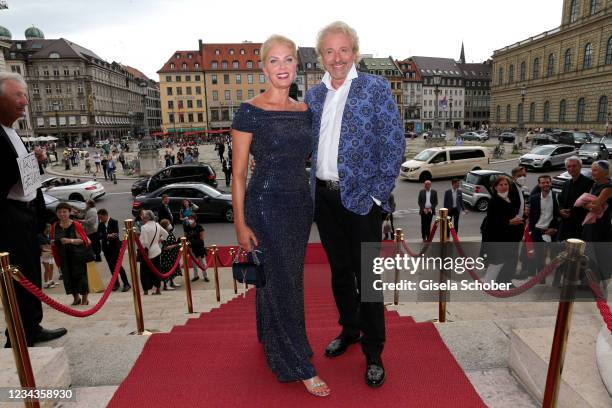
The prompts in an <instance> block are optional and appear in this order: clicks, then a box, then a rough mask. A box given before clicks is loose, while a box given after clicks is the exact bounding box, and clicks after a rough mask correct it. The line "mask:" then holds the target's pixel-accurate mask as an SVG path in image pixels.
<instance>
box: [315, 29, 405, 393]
mask: <svg viewBox="0 0 612 408" xmlns="http://www.w3.org/2000/svg"><path fill="white" fill-rule="evenodd" d="M317 53H318V54H319V58H320V60H321V62H322V63H323V65H324V67H325V70H326V71H327V72H326V73H325V75H324V77H323V80H322V83H321V84H319V85H317V86H315V87H314V88H312V90H310V91H309V92H308V93H307V94H306V103H307V104H308V105H309V107H310V109H311V110H312V112H313V133H314V140H313V155H312V170H311V188H312V195H313V198H314V200H315V221H316V223H317V227H318V229H319V234H320V236H321V242H322V244H323V247H324V248H325V251H326V253H327V256H328V258H329V262H330V265H331V270H332V289H333V292H334V298H335V300H336V306H337V307H338V311H339V314H340V320H339V324H340V325H341V326H342V331H341V333H340V335H339V336H338V337H337V338H335V339H334V340H333V341H332V342H331V343H330V344H329V345H328V346H327V348H326V349H325V354H326V355H327V356H328V357H336V356H339V355H341V354H343V353H344V352H345V351H346V349H347V348H348V347H349V346H350V345H351V344H354V343H357V342H358V341H359V340H360V341H361V345H362V349H363V352H364V354H365V356H366V367H367V368H366V374H365V381H366V383H367V384H368V385H369V386H371V387H379V386H381V385H382V384H383V382H384V380H385V371H384V367H383V363H382V359H381V354H382V350H383V346H384V342H385V321H384V304H383V301H382V294H380V293H378V295H379V296H377V301H375V302H371V301H368V302H366V301H362V300H363V295H364V292H365V291H367V290H368V289H370V290H371V288H372V285H371V281H372V279H373V275H372V272H371V267H370V268H369V269H370V271H369V273H364V274H363V275H362V274H361V261H362V258H361V243H362V242H374V243H380V238H381V228H382V218H381V209H382V210H385V211H387V212H389V211H390V208H389V204H388V199H389V196H390V194H391V191H392V190H393V188H394V187H395V179H396V178H397V176H398V174H399V169H400V165H401V162H402V159H403V157H404V150H405V139H404V133H403V129H402V126H401V121H400V117H399V114H398V110H397V105H396V103H395V100H394V99H393V96H392V94H391V89H390V87H389V83H388V82H387V81H386V80H385V79H383V78H381V77H378V76H374V75H369V74H365V73H361V72H359V73H358V72H357V70H356V68H355V64H356V63H357V61H358V60H359V39H358V37H357V34H356V32H355V30H354V29H353V28H351V27H349V26H348V25H347V24H345V23H343V22H335V23H332V24H330V25H329V26H327V27H325V28H324V29H323V30H321V32H320V33H319V36H318V39H317ZM366 272H367V271H366ZM362 288H363V290H362ZM360 296H361V298H360ZM368 300H371V299H368ZM362 334H363V335H362Z"/></svg>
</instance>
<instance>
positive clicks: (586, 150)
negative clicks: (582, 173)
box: [578, 143, 610, 163]
mask: <svg viewBox="0 0 612 408" xmlns="http://www.w3.org/2000/svg"><path fill="white" fill-rule="evenodd" d="M578 155H579V156H580V160H582V163H593V162H594V161H597V160H608V158H609V156H610V155H609V154H608V149H607V148H606V145H605V144H603V143H585V144H583V145H582V146H580V150H578Z"/></svg>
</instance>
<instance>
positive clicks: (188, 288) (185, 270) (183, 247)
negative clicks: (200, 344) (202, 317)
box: [181, 237, 193, 313]
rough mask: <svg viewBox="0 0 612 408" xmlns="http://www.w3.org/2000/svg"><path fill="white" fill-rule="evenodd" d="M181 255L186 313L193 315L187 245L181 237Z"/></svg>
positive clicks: (185, 240) (185, 239) (184, 238)
mask: <svg viewBox="0 0 612 408" xmlns="http://www.w3.org/2000/svg"><path fill="white" fill-rule="evenodd" d="M181 255H182V257H183V276H184V281H185V294H186V295H187V311H188V313H193V298H192V297H191V279H190V277H189V243H188V242H187V238H186V237H181Z"/></svg>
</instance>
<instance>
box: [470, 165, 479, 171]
mask: <svg viewBox="0 0 612 408" xmlns="http://www.w3.org/2000/svg"><path fill="white" fill-rule="evenodd" d="M475 170H481V168H480V167H478V166H476V167H474V168H473V169H472V171H475Z"/></svg>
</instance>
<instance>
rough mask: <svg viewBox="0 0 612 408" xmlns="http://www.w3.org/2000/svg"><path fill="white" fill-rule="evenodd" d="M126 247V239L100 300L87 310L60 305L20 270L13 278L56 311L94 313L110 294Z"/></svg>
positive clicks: (76, 314) (74, 314)
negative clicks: (16, 276) (17, 275)
mask: <svg viewBox="0 0 612 408" xmlns="http://www.w3.org/2000/svg"><path fill="white" fill-rule="evenodd" d="M126 247H127V240H124V241H123V244H122V245H121V250H120V251H119V258H118V259H117V264H116V265H115V270H114V271H113V276H112V278H111V280H110V282H109V283H108V286H107V287H106V290H105V291H104V294H103V295H102V297H101V298H100V300H99V301H98V303H97V304H96V305H95V306H94V307H92V308H90V309H87V310H76V309H72V308H70V307H68V306H65V305H62V304H61V303H59V302H57V301H56V300H54V299H53V298H50V297H49V296H47V295H46V294H45V293H44V292H43V291H42V290H41V289H40V288H39V287H38V286H36V285H34V284H33V283H32V282H30V281H29V280H28V279H27V278H25V277H24V276H23V275H22V274H21V272H20V273H19V277H18V278H15V280H16V281H17V282H19V284H20V285H21V286H23V287H24V289H26V290H27V291H28V292H30V293H31V294H32V295H34V296H36V297H37V298H38V299H39V300H40V301H41V302H44V303H45V304H47V305H48V306H49V307H52V308H53V309H55V310H57V311H58V312H62V313H64V314H67V315H69V316H73V317H87V316H91V315H93V314H94V313H96V312H97V311H98V310H100V309H101V308H102V306H104V303H106V301H107V300H108V297H109V296H110V293H111V292H112V290H113V287H114V286H115V282H117V277H118V276H119V270H120V269H121V264H122V263H123V256H124V255H125V248H126Z"/></svg>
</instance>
